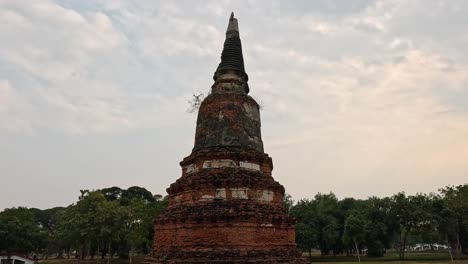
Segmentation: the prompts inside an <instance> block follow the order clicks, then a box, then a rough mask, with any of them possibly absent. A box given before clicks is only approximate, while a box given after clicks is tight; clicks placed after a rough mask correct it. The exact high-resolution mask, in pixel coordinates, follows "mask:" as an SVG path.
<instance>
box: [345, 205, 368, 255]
mask: <svg viewBox="0 0 468 264" xmlns="http://www.w3.org/2000/svg"><path fill="white" fill-rule="evenodd" d="M364 239H365V223H364V219H363V218H362V216H361V215H360V214H358V213H355V214H351V215H349V216H348V217H347V218H346V221H345V226H344V234H343V241H344V242H345V243H346V244H352V245H353V247H354V250H355V251H356V254H357V258H358V262H361V257H360V255H359V250H360V246H359V245H360V244H361V243H362V242H363V241H364Z"/></svg>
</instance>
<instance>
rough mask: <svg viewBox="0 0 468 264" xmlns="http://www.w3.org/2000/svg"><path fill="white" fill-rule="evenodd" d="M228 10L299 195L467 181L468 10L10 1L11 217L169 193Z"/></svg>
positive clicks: (0, 14) (7, 182)
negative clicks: (135, 194)
mask: <svg viewBox="0 0 468 264" xmlns="http://www.w3.org/2000/svg"><path fill="white" fill-rule="evenodd" d="M231 11H234V12H235V15H236V17H237V18H238V19H239V27H240V34H241V39H242V44H243V50H244V60H245V65H246V71H247V73H248V74H249V79H250V80H249V86H250V90H251V95H252V96H253V97H254V98H256V100H257V101H258V102H259V103H260V104H261V105H262V109H261V115H262V135H263V141H264V145H265V151H266V152H267V153H269V154H270V156H271V157H272V158H273V163H274V170H273V176H274V177H275V179H276V180H278V181H279V182H280V183H282V184H283V185H284V186H285V188H286V191H287V192H288V193H290V194H291V195H292V196H293V198H295V199H300V198H306V197H313V196H314V195H315V194H316V193H317V192H322V193H328V192H330V191H332V192H334V193H335V194H336V195H337V196H338V197H339V198H343V197H355V198H366V197H368V196H374V195H375V196H387V195H392V194H394V193H396V192H399V191H406V192H407V193H409V194H412V193H416V192H431V191H437V189H438V188H440V187H443V186H445V185H449V184H455V185H457V184H464V183H467V182H468V50H467V47H468V30H467V29H468V16H467V13H468V1H465V0H447V1H431V0H420V1H416V0H413V1H400V0H395V1H393V0H392V1H367V0H357V1H350V0H347V1H338V0H329V1H326V0H318V1H270V0H268V1H219V0H216V1H203V2H201V1H153V0H151V1H150V0H148V1H124V0H121V1H117V0H109V1H98V0H96V1H72V0H63V1H59V0H57V1H47V0H45V1H26V0H24V1H17V0H0V177H1V181H0V186H1V188H0V209H2V208H5V207H11V206H28V207H39V208H48V207H53V206H60V205H62V206H64V205H68V204H70V203H72V202H74V201H76V200H77V197H78V196H79V190H80V189H98V188H103V187H110V186H119V187H122V188H127V187H129V186H133V185H138V186H142V187H145V188H147V189H148V190H150V191H151V192H153V193H155V194H156V193H158V194H166V192H165V189H166V188H167V187H168V186H169V185H170V184H171V183H172V182H174V181H175V180H176V179H177V178H178V177H180V175H181V169H180V167H179V164H178V163H179V162H180V161H181V160H182V159H183V158H184V157H185V156H187V155H189V154H190V152H191V149H192V147H193V142H194V132H195V122H196V114H189V113H187V109H188V107H189V104H188V100H190V98H191V95H192V94H194V93H197V94H198V93H206V92H207V91H209V89H210V87H211V85H212V83H213V79H212V76H213V72H214V71H215V69H216V67H217V65H218V63H219V61H220V54H221V50H222V46H223V42H224V37H225V30H226V27H227V22H228V18H229V15H230V13H231Z"/></svg>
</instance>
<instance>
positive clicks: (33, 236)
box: [0, 207, 40, 263]
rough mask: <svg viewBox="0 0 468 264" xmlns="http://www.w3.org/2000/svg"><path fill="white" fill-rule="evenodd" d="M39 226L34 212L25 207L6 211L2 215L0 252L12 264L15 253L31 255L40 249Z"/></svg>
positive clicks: (0, 220)
mask: <svg viewBox="0 0 468 264" xmlns="http://www.w3.org/2000/svg"><path fill="white" fill-rule="evenodd" d="M39 236H40V233H39V226H38V225H37V223H36V221H35V218H34V214H33V212H32V211H30V210H29V209H27V208H25V207H17V208H10V209H5V210H4V211H3V212H1V213H0V251H5V252H6V254H7V257H8V261H7V263H10V257H11V254H12V253H13V252H21V253H26V254H27V253H29V252H30V251H31V250H34V249H36V248H37V247H38V244H39V243H40V240H39Z"/></svg>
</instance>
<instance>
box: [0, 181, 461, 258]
mask: <svg viewBox="0 0 468 264" xmlns="http://www.w3.org/2000/svg"><path fill="white" fill-rule="evenodd" d="M166 206H167V199H166V197H163V196H162V195H159V194H156V195H153V194H152V193H151V192H150V191H148V190H146V189H145V188H142V187H138V186H133V187H130V188H128V189H121V188H119V187H109V188H104V189H100V190H94V191H90V190H80V196H79V197H78V201H77V202H76V203H73V204H71V205H69V206H67V207H54V208H50V209H44V210H41V209H37V208H26V207H13V208H7V209H5V210H3V211H2V212H0V254H7V256H11V254H13V253H23V254H34V255H39V256H41V257H42V258H48V257H57V258H72V257H73V258H77V259H80V260H84V259H94V258H101V259H106V260H107V262H109V261H110V258H112V257H114V256H119V257H120V258H128V260H129V263H132V256H133V255H135V254H148V253H149V252H150V249H151V246H152V241H153V236H154V231H153V227H154V225H153V221H154V218H155V217H156V216H157V215H158V214H159V213H161V212H162V211H163V210H164V209H165V208H166ZM284 206H285V209H286V210H287V211H288V213H289V214H290V215H291V216H292V217H294V218H296V242H297V246H298V248H300V249H301V250H303V251H305V252H309V255H311V252H312V250H313V249H318V250H320V253H321V255H322V256H324V255H355V256H356V257H357V259H358V261H360V259H361V255H363V253H364V251H365V253H366V255H367V256H368V257H382V256H383V255H384V254H385V253H386V251H387V250H389V249H394V250H395V251H397V252H398V254H399V257H400V259H402V260H403V259H404V258H405V250H406V249H407V248H408V246H409V245H412V244H414V243H418V242H419V243H420V242H428V243H440V244H446V245H448V246H449V252H448V253H450V256H452V255H453V256H455V257H460V256H462V254H468V184H464V185H459V186H447V187H444V188H441V189H439V191H438V193H429V194H422V193H419V194H415V195H406V194H405V193H404V192H399V193H397V194H394V195H393V196H390V197H383V198H379V197H369V198H367V199H354V198H344V199H341V200H339V199H338V198H337V197H336V196H335V194H333V193H331V192H330V193H328V194H322V193H317V194H316V195H315V196H314V197H313V198H312V199H302V200H299V201H294V200H293V199H292V197H291V196H290V195H286V196H285V199H284Z"/></svg>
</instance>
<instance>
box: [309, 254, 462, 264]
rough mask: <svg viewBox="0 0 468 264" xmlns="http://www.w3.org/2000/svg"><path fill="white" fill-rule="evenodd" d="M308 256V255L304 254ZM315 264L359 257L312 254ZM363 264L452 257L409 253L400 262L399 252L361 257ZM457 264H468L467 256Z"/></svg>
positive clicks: (447, 260)
mask: <svg viewBox="0 0 468 264" xmlns="http://www.w3.org/2000/svg"><path fill="white" fill-rule="evenodd" d="M304 256H308V254H304ZM310 259H311V262H313V263H356V262H357V256H333V255H332V256H320V254H312V257H311V258H310ZM361 262H365V263H366V264H369V263H378V262H398V263H400V262H404V263H405V264H410V263H432V264H436V263H450V262H451V261H450V255H449V254H448V253H447V252H417V253H416V252H415V253H410V252H407V253H406V254H405V260H404V261H400V259H399V256H398V253H397V252H387V254H385V256H384V257H380V258H368V257H366V256H361ZM454 263H457V264H468V259H467V256H464V257H463V258H462V260H457V261H454Z"/></svg>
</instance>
